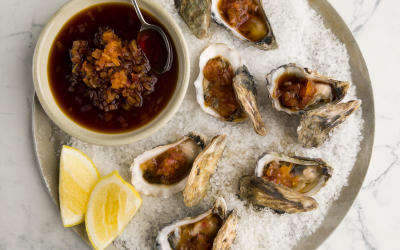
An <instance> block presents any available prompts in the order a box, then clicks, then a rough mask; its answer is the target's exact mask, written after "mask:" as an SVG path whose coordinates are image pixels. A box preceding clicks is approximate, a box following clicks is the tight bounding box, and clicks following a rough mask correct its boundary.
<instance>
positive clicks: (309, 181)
mask: <svg viewBox="0 0 400 250" xmlns="http://www.w3.org/2000/svg"><path fill="white" fill-rule="evenodd" d="M271 164H272V165H274V166H271V167H275V168H276V167H278V168H282V166H286V167H289V169H287V170H289V173H291V174H292V175H293V177H296V176H297V177H298V178H297V180H298V183H297V184H296V186H291V185H290V188H291V189H293V190H294V191H296V192H299V193H301V194H303V195H306V196H313V195H315V194H316V193H317V192H318V191H319V190H320V189H321V188H322V187H323V186H325V185H326V183H327V181H328V180H329V179H330V178H331V176H332V172H333V169H332V167H331V166H330V165H328V163H326V162H325V161H324V160H322V159H319V158H308V157H300V156H292V157H290V156H286V155H282V154H278V153H275V152H265V153H264V154H263V155H261V156H260V158H258V160H257V166H256V169H255V175H256V176H257V177H261V178H264V179H267V180H269V179H273V177H271V178H268V177H269V176H268V175H266V174H265V173H266V172H267V170H268V167H269V166H270V165H271ZM272 170H273V171H272V172H274V170H275V169H272ZM272 176H273V175H272ZM282 184H285V183H282ZM288 186H289V185H288Z"/></svg>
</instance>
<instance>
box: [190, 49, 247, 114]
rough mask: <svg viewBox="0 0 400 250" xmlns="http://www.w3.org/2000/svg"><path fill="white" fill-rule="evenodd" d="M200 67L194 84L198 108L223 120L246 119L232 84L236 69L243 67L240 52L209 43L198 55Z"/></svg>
mask: <svg viewBox="0 0 400 250" xmlns="http://www.w3.org/2000/svg"><path fill="white" fill-rule="evenodd" d="M199 66H200V73H199V76H198V77H197V80H196V81H195V82H194V85H195V88H196V97H197V102H198V103H199V104H200V107H201V108H202V109H203V110H204V111H205V112H206V113H208V114H210V115H212V116H214V117H216V118H218V119H220V120H222V121H226V122H241V121H246V120H248V119H249V117H248V116H247V115H246V113H245V112H244V111H243V110H242V108H241V106H240V104H239V102H238V100H237V99H236V96H235V92H234V90H233V85H232V80H233V77H234V75H235V72H236V70H237V69H238V68H239V67H241V66H242V57H241V56H240V53H239V52H238V51H237V50H233V49H231V48H229V46H228V45H226V44H222V43H218V44H211V45H210V46H208V47H207V48H206V49H205V50H204V51H203V52H202V53H201V55H200V60H199Z"/></svg>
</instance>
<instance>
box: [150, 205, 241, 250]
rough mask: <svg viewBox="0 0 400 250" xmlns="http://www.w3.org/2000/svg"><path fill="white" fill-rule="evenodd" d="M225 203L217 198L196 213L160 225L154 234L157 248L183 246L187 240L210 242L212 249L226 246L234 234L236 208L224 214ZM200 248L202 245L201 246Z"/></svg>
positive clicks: (198, 245)
mask: <svg viewBox="0 0 400 250" xmlns="http://www.w3.org/2000/svg"><path fill="white" fill-rule="evenodd" d="M226 213H227V211H226V203H225V200H224V199H223V198H218V199H217V200H216V202H215V204H214V206H213V207H212V208H211V209H210V210H209V211H207V212H205V213H203V214H200V215H199V216H197V217H188V218H185V219H182V220H179V221H174V222H172V223H170V224H168V225H166V226H164V227H163V228H162V229H161V230H160V232H159V233H158V235H157V239H156V247H157V249H158V250H172V249H187V248H185V247H187V244H188V243H189V244H190V245H191V246H192V245H193V244H197V245H196V247H197V248H196V249H201V247H202V246H203V245H202V244H207V245H208V244H209V243H213V248H212V249H213V250H217V249H221V250H222V249H224V250H225V249H229V248H230V245H231V244H232V242H233V240H234V238H235V237H236V224H237V212H236V210H234V211H233V212H232V213H231V214H230V215H229V217H228V218H227V217H226ZM203 248H204V247H203Z"/></svg>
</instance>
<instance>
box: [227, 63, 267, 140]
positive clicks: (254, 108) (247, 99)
mask: <svg viewBox="0 0 400 250" xmlns="http://www.w3.org/2000/svg"><path fill="white" fill-rule="evenodd" d="M233 89H234V90H235V94H236V98H237V99H238V100H239V103H240V106H241V107H242V109H243V111H244V112H245V113H246V114H247V116H248V117H250V119H251V121H252V122H253V126H254V130H255V131H256V133H257V134H259V135H267V133H268V131H267V128H266V127H265V125H264V122H263V120H262V118H261V115H260V111H259V110H258V105H257V89H256V86H255V85H254V80H253V76H252V75H250V73H249V71H248V70H247V67H246V66H245V65H243V66H241V67H240V68H239V69H238V70H237V71H236V74H235V77H234V78H233Z"/></svg>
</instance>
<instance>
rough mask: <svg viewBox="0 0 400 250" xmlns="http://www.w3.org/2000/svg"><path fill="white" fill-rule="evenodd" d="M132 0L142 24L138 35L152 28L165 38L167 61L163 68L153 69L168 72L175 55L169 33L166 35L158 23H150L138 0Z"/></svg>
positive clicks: (158, 71)
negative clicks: (145, 17)
mask: <svg viewBox="0 0 400 250" xmlns="http://www.w3.org/2000/svg"><path fill="white" fill-rule="evenodd" d="M131 1H132V4H133V7H135V10H136V14H137V16H138V17H139V21H140V23H141V24H142V27H141V28H140V30H139V33H138V37H139V34H140V33H141V32H142V31H145V30H150V29H152V30H155V31H157V32H158V33H160V35H161V36H162V38H163V39H164V42H165V46H166V49H167V61H166V62H165V66H164V68H163V69H156V68H153V69H154V71H156V72H157V73H158V74H162V73H165V72H167V71H168V70H170V69H171V65H172V60H173V56H172V48H171V43H170V41H169V39H168V37H167V35H165V33H164V31H163V30H162V29H161V28H160V27H158V26H157V25H153V24H149V23H147V22H146V21H145V20H144V18H143V16H142V13H141V12H140V9H139V5H138V4H137V3H136V0H131ZM150 65H151V62H150Z"/></svg>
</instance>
